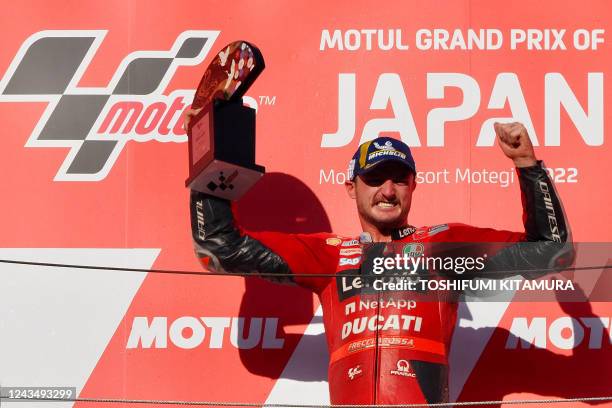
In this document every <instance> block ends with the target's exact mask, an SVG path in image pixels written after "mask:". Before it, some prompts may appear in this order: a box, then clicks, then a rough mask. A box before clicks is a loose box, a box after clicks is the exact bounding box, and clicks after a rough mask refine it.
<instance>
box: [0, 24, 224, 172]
mask: <svg viewBox="0 0 612 408" xmlns="http://www.w3.org/2000/svg"><path fill="white" fill-rule="evenodd" d="M105 35H106V31H105V30H59V31H57V30H53V31H41V32H38V33H36V34H33V35H32V36H30V37H29V38H28V39H27V40H26V41H24V43H23V44H22V46H21V48H20V49H19V51H18V52H17V55H15V58H14V59H13V61H12V63H11V64H10V66H9V68H8V69H7V71H6V73H5V74H4V77H3V78H2V80H0V102H48V105H47V109H46V110H45V112H44V113H43V114H42V116H41V118H40V119H39V121H38V123H37V124H36V126H35V128H34V131H33V132H32V134H31V135H30V137H29V139H28V141H27V142H26V144H25V146H26V147H64V148H66V147H68V148H70V151H69V152H68V155H67V157H66V159H65V160H64V162H63V163H62V165H61V166H60V169H59V171H58V172H57V174H56V175H55V180H56V181H98V180H102V179H104V178H105V177H106V176H107V175H108V174H109V172H110V170H111V169H112V166H113V164H114V163H115V161H116V160H117V158H118V157H119V155H120V154H121V151H122V150H123V147H124V146H125V144H126V143H127V142H128V141H129V140H135V141H138V142H146V141H150V140H158V141H161V142H184V141H186V136H185V133H184V131H183V130H182V122H181V113H182V111H183V110H184V109H186V108H187V107H188V101H191V99H192V97H193V92H194V91H193V90H177V91H174V92H172V93H171V94H170V95H164V92H165V90H166V87H167V85H168V83H169V82H170V80H171V79H172V77H173V76H174V73H175V71H176V69H177V68H178V67H179V66H181V65H198V64H200V63H201V62H202V61H203V60H204V58H205V57H206V55H207V54H208V53H209V51H210V49H211V47H212V45H213V43H214V42H215V40H216V38H217V36H218V35H219V31H185V32H183V33H181V34H180V35H179V36H178V38H177V39H176V41H175V42H174V44H173V45H172V47H171V48H170V50H168V51H136V52H132V53H131V54H129V55H128V56H127V57H125V58H124V59H123V61H121V63H120V64H119V66H118V67H117V70H116V71H115V74H114V75H113V77H112V78H111V79H110V81H109V83H108V85H107V86H105V87H100V88H84V87H78V86H77V84H78V83H79V81H80V79H81V77H82V76H83V74H84V73H85V71H86V70H87V68H88V66H89V64H90V63H91V61H92V60H93V58H94V55H95V53H96V51H97V50H98V48H99V47H100V45H101V43H102V40H103V39H104V36H105ZM58 61H61V63H58Z"/></svg>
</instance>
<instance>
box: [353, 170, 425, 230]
mask: <svg viewBox="0 0 612 408" xmlns="http://www.w3.org/2000/svg"><path fill="white" fill-rule="evenodd" d="M415 188H416V182H415V180H414V173H413V172H412V171H411V170H410V169H408V167H406V166H405V165H403V164H401V163H398V162H394V161H388V162H383V163H380V164H378V165H377V166H376V167H374V169H372V170H371V171H369V172H368V173H366V174H364V175H361V176H358V177H357V178H356V179H355V181H354V182H347V183H346V189H347V192H348V194H349V196H350V197H351V198H354V199H355V200H356V201H357V211H358V212H359V217H360V218H361V220H362V224H363V221H365V222H366V223H368V224H370V225H371V226H373V227H374V228H376V229H378V230H379V231H381V232H384V231H388V230H390V229H392V228H397V227H401V226H403V225H404V224H405V223H406V219H407V218H408V212H409V211H410V204H411V202H412V192H413V191H414V189H415Z"/></svg>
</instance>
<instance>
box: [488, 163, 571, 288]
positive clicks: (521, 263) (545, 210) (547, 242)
mask: <svg viewBox="0 0 612 408" xmlns="http://www.w3.org/2000/svg"><path fill="white" fill-rule="evenodd" d="M517 172H518V175H519V183H520V186H521V199H522V203H523V224H524V226H525V241H526V242H521V243H518V244H515V245H512V246H508V247H506V248H504V249H502V250H500V251H499V252H498V253H497V254H496V255H495V256H493V257H491V258H490V259H489V261H488V262H487V264H488V265H487V271H496V272H501V271H508V276H511V275H517V273H512V272H511V271H512V270H515V271H516V270H530V272H521V273H520V274H521V275H522V276H524V277H526V278H536V277H539V276H542V275H544V274H545V273H547V272H546V271H541V269H551V268H558V267H562V266H568V265H570V264H571V263H572V261H573V258H574V247H573V245H572V243H571V234H570V230H569V226H568V223H567V220H566V217H565V213H564V211H563V206H562V204H561V200H560V199H559V197H558V195H557V193H556V191H555V188H554V185H553V183H552V181H551V180H550V178H549V177H548V173H547V172H546V170H545V168H544V165H543V163H542V162H541V161H538V164H537V165H535V166H532V167H523V168H518V169H517ZM531 270H532V271H531ZM548 272H550V271H548ZM503 275H504V274H503V273H501V274H498V277H500V278H501V277H503Z"/></svg>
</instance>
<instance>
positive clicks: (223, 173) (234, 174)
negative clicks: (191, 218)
mask: <svg viewBox="0 0 612 408" xmlns="http://www.w3.org/2000/svg"><path fill="white" fill-rule="evenodd" d="M256 167H257V168H256V169H249V168H245V167H241V166H238V165H236V164H233V163H228V162H224V161H221V160H213V161H212V162H211V163H210V164H209V165H207V166H206V168H205V169H204V170H203V171H202V172H201V173H199V174H198V175H197V176H196V177H195V178H193V179H192V180H188V183H187V186H188V187H189V188H190V189H192V190H196V191H200V192H202V193H206V194H212V195H214V196H216V197H219V198H225V199H227V200H232V201H234V200H238V199H239V198H240V197H242V196H243V195H244V194H245V193H246V192H247V191H248V190H249V189H250V188H251V187H252V186H253V185H254V184H255V183H257V181H258V180H259V179H260V178H261V176H263V173H264V168H263V167H261V166H256Z"/></svg>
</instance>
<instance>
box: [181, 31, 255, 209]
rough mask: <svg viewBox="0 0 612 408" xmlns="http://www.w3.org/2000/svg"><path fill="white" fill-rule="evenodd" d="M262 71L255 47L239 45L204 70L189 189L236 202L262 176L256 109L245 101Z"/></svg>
mask: <svg viewBox="0 0 612 408" xmlns="http://www.w3.org/2000/svg"><path fill="white" fill-rule="evenodd" d="M264 67H265V65H264V60H263V56H262V55H261V52H260V51H259V50H258V49H257V47H255V46H253V45H252V44H249V43H248V42H246V41H235V42H232V43H231V44H229V45H227V46H226V47H225V48H224V49H223V50H221V51H220V52H219V53H218V54H217V55H216V56H215V58H214V59H213V61H212V62H211V63H210V65H209V66H208V68H206V72H204V75H203V77H202V80H201V81H200V84H199V85H198V89H197V90H196V94H195V96H194V98H193V103H192V105H191V107H192V109H201V111H200V112H198V114H197V115H195V116H194V117H193V118H192V119H191V121H190V123H189V127H188V129H187V136H188V140H189V178H188V179H187V180H186V181H185V185H186V186H187V187H189V188H190V189H193V190H197V191H201V192H203V193H207V194H212V195H214V196H217V197H220V198H225V199H228V200H237V199H239V198H240V197H242V196H243V195H244V193H246V191H247V190H248V189H249V188H250V187H251V186H252V185H253V184H255V183H256V182H257V181H258V180H259V179H260V178H261V176H263V174H264V172H265V168H264V167H262V166H258V165H257V164H255V109H253V108H250V107H248V106H245V105H244V104H243V102H242V96H243V95H244V94H245V93H246V91H247V90H248V89H249V87H250V86H251V85H252V84H253V82H254V81H255V79H257V77H258V76H259V74H260V73H261V71H263V69H264Z"/></svg>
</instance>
